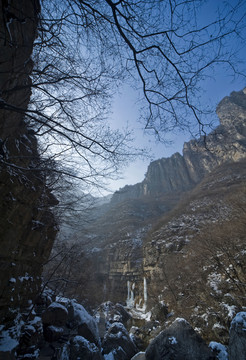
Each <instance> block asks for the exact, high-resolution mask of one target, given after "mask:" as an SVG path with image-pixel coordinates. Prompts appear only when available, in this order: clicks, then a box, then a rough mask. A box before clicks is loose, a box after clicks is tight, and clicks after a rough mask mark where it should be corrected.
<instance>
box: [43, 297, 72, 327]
mask: <svg viewBox="0 0 246 360" xmlns="http://www.w3.org/2000/svg"><path fill="white" fill-rule="evenodd" d="M67 319H68V311H67V309H66V308H65V306H63V305H61V304H59V303H57V302H53V303H51V304H50V305H49V307H48V308H47V309H46V311H45V312H44V313H43V314H42V321H43V324H44V325H54V326H64V325H65V324H66V322H67Z"/></svg>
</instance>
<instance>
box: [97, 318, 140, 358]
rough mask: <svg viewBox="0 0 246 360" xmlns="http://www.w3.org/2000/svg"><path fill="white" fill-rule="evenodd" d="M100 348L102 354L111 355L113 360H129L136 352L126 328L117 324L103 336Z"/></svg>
mask: <svg viewBox="0 0 246 360" xmlns="http://www.w3.org/2000/svg"><path fill="white" fill-rule="evenodd" d="M102 348H103V353H104V354H110V353H112V354H113V356H114V359H115V360H116V359H119V360H129V359H131V358H132V357H133V356H134V355H135V354H136V353H137V352H138V349H137V347H136V345H135V344H134V342H133V341H132V339H131V338H130V336H129V334H128V332H127V330H126V328H125V327H124V325H123V324H121V323H118V322H115V323H113V324H112V325H111V326H110V327H109V329H108V331H107V333H106V334H105V336H104V339H103V342H102Z"/></svg>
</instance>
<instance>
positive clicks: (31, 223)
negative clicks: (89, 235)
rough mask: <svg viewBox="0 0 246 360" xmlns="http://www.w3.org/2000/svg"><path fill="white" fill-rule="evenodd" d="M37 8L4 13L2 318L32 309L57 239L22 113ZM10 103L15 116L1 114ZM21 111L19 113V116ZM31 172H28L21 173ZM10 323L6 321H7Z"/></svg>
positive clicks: (30, 5) (16, 6)
mask: <svg viewBox="0 0 246 360" xmlns="http://www.w3.org/2000/svg"><path fill="white" fill-rule="evenodd" d="M38 12H39V2H38V1H35V0H34V1H33V0H27V1H19V0H9V1H3V2H2V6H1V7H0V19H1V21H0V73H1V76H0V160H1V163H0V166H1V171H0V241H1V259H0V269H1V271H0V283H1V295H0V299H1V300H0V318H1V320H2V321H3V319H4V318H6V319H7V320H8V319H9V318H8V315H9V313H8V309H10V311H11V310H14V309H17V308H19V307H21V308H23V307H25V306H27V305H30V304H31V302H32V301H33V300H34V298H35V296H36V295H37V293H38V292H39V291H40V282H41V280H40V276H41V272H42V264H43V263H44V262H45V261H46V260H47V258H48V256H49V253H50V250H51V247H52V244H53V240H54V236H55V233H56V229H55V222H54V218H53V216H52V214H51V212H50V210H49V208H50V206H51V205H52V204H53V205H54V203H56V200H55V199H54V197H53V196H52V195H51V194H50V192H49V191H48V189H47V188H46V187H45V179H44V177H43V175H42V174H41V173H40V172H39V171H34V170H33V171H32V169H34V168H35V167H38V164H39V156H38V151H37V141H36V139H35V136H34V135H33V134H32V132H31V131H29V130H28V128H27V126H26V124H25V121H24V116H23V110H25V109H26V108H27V106H28V103H29V100H30V95H31V87H30V86H29V85H31V79H30V77H29V75H30V73H31V71H32V68H33V62H32V60H31V53H32V48H33V42H34V39H35V37H36V29H37V23H38ZM4 102H5V103H7V104H8V105H9V106H10V107H11V108H14V110H10V111H7V110H3V109H1V105H2V104H4ZM18 109H19V110H18ZM25 168H29V170H23V169H25ZM7 320H6V321H7Z"/></svg>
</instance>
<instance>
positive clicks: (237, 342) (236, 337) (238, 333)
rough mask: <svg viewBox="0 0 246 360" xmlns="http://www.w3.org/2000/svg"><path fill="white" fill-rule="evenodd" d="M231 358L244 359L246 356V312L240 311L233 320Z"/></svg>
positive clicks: (230, 359)
mask: <svg viewBox="0 0 246 360" xmlns="http://www.w3.org/2000/svg"><path fill="white" fill-rule="evenodd" d="M228 355H229V360H243V359H245V358H246V312H245V311H242V312H239V313H238V314H237V315H236V316H235V317H234V319H233V320H232V322H231V327H230V337H229V347H228Z"/></svg>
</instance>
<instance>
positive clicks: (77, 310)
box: [67, 300, 101, 345]
mask: <svg viewBox="0 0 246 360" xmlns="http://www.w3.org/2000/svg"><path fill="white" fill-rule="evenodd" d="M67 325H68V327H69V328H70V329H76V330H77V333H78V335H80V336H83V337H84V338H85V339H87V340H88V341H90V342H91V343H95V344H96V345H100V342H101V341H100V337H99V331H98V326H97V322H96V320H95V319H94V318H93V317H92V316H91V315H90V314H89V313H88V312H87V311H86V310H85V308H84V307H83V306H82V305H80V304H78V303H77V302H76V301H74V300H72V301H71V302H70V303H69V304H68V322H67Z"/></svg>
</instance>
